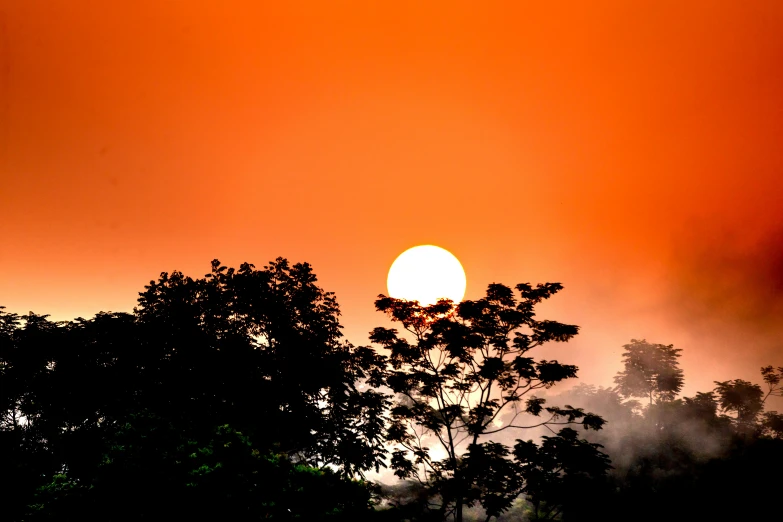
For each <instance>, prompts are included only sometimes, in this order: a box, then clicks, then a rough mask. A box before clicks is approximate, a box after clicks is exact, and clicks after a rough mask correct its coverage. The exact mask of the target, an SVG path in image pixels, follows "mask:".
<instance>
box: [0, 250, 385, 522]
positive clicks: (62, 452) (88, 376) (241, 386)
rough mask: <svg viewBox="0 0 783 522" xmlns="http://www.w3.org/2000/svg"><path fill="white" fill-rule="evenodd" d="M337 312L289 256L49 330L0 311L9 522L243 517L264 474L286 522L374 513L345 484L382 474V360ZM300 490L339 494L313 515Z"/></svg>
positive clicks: (183, 281) (182, 283) (217, 270)
mask: <svg viewBox="0 0 783 522" xmlns="http://www.w3.org/2000/svg"><path fill="white" fill-rule="evenodd" d="M338 316H339V308H338V306H337V303H336V301H335V299H334V296H333V295H332V294H331V293H329V292H324V291H323V290H322V289H321V288H319V287H318V286H317V285H316V278H315V275H314V274H313V272H312V269H311V267H310V266H309V265H307V264H306V263H303V264H296V265H293V266H291V265H289V264H288V262H287V261H285V260H284V259H278V260H276V261H275V262H272V263H270V265H269V266H267V267H264V269H263V270H256V269H255V268H254V267H253V266H252V265H249V264H243V265H242V266H241V267H240V269H239V270H234V269H229V268H227V267H225V266H222V265H220V263H219V262H218V261H217V260H215V261H214V262H213V263H212V271H211V273H210V274H208V275H207V276H206V277H204V278H201V279H193V278H189V277H186V276H184V275H183V274H182V273H180V272H172V273H171V274H169V273H165V272H164V273H162V274H161V277H160V278H159V280H158V281H151V282H150V284H149V285H148V286H147V287H146V288H145V291H144V292H142V293H141V294H140V297H139V305H138V307H137V308H136V309H135V310H134V314H113V313H99V314H97V315H96V316H95V317H94V318H92V319H89V320H85V319H81V318H78V319H76V320H74V321H69V322H57V323H55V322H51V321H49V320H48V319H47V317H46V316H41V315H36V314H33V313H30V314H28V315H25V316H17V315H15V314H8V313H5V312H4V311H3V310H0V379H1V380H0V401H1V402H0V406H2V408H3V410H2V412H0V414H2V419H0V449H2V450H3V452H4V453H3V454H4V456H5V457H4V460H5V462H6V464H7V465H6V466H3V471H2V472H1V473H2V474H3V477H2V478H3V479H4V482H8V483H12V484H15V486H12V487H9V488H4V489H3V492H4V493H9V492H10V493H12V494H14V503H13V506H14V507H13V508H7V509H6V510H5V513H4V515H6V516H8V515H10V519H11V520H17V519H21V518H22V517H23V516H24V515H23V514H24V513H25V511H26V510H27V508H25V506H28V505H29V506H31V508H30V509H32V511H30V512H29V513H28V516H29V517H36V518H42V517H43V518H47V517H54V518H57V519H73V518H78V517H77V515H75V514H74V513H76V512H78V511H80V510H81V511H83V510H85V509H88V508H90V507H91V506H92V507H93V508H96V510H93V512H101V510H104V511H107V513H105V516H103V517H102V518H103V519H105V520H121V519H125V518H123V517H124V515H121V514H120V512H119V506H125V508H127V509H125V510H124V512H126V513H128V514H129V515H128V517H130V518H134V519H138V518H143V517H149V516H151V515H152V514H157V513H159V512H166V510H173V511H171V514H172V517H175V518H176V515H177V514H182V513H183V509H185V508H184V507H183V506H200V508H199V510H197V511H199V512H200V513H202V514H203V513H206V512H208V511H209V510H210V509H212V507H215V506H216V505H223V504H225V503H231V502H239V505H240V506H244V507H241V509H250V508H249V507H248V506H251V505H256V504H253V503H254V502H255V500H253V499H256V500H257V499H259V498H263V496H264V494H266V493H265V492H264V491H262V489H263V488H268V487H269V486H268V482H266V480H275V481H276V483H275V484H276V486H279V487H280V488H283V489H281V490H280V491H279V492H278V493H280V495H283V496H285V495H288V497H290V499H291V500H290V502H291V503H290V504H286V502H287V501H286V502H283V500H282V499H283V497H282V496H279V495H278V494H277V493H274V494H272V493H270V494H269V495H271V496H269V495H267V497H266V498H268V499H269V502H271V503H273V504H275V505H276V506H278V507H279V506H287V507H286V510H285V511H283V512H280V513H278V514H277V515H275V517H277V518H280V517H283V518H287V517H289V516H290V513H289V512H288V511H287V510H288V509H291V512H299V513H302V515H301V516H303V517H305V518H308V519H317V518H318V517H321V516H322V515H323V516H326V515H328V513H327V511H328V512H329V513H332V515H335V516H337V514H340V513H343V514H345V513H348V512H349V511H350V512H351V513H354V515H356V510H357V509H359V510H364V512H365V514H366V512H367V510H368V508H369V507H370V505H371V497H372V496H371V494H370V493H369V490H368V489H367V488H366V487H365V484H364V483H357V485H356V488H354V487H353V486H350V484H351V483H352V481H351V478H352V477H355V476H357V475H358V476H360V475H361V474H362V473H363V472H364V471H366V470H369V469H378V467H379V466H381V465H383V457H384V455H385V453H386V450H385V448H384V445H383V430H384V418H385V415H384V412H385V411H386V410H387V402H388V400H387V398H386V396H385V395H384V394H383V393H381V392H379V391H378V390H377V387H378V385H379V384H380V383H381V382H382V379H383V367H384V364H385V362H384V358H383V357H380V356H378V355H377V354H375V352H374V351H373V350H372V349H370V348H366V347H364V348H356V347H353V346H352V345H350V344H349V343H346V342H344V341H342V339H341V332H340V329H341V326H340V324H339V321H338ZM229 447H231V448H234V449H237V448H239V449H237V451H234V450H233V449H232V450H228V448H229ZM240 449H241V451H240ZM202 450H203V451H202ZM193 455H195V457H192V456H193ZM269 459H273V460H274V462H276V464H274V466H273V468H274V469H272V468H269V466H270V465H271V464H268V463H269V462H271V461H270V460H269ZM265 462H266V464H265ZM193 466H195V467H193ZM281 466H282V467H281ZM286 466H287V467H286ZM284 467H285V469H284ZM264 470H266V471H264ZM275 470H277V471H275ZM285 470H287V471H285ZM278 471H279V473H278ZM283 472H284V474H283V475H280V473H283ZM275 473H277V475H275ZM292 473H293V475H291V474H292ZM12 475H13V480H9V479H11V478H12ZM289 475H291V477H293V478H291V480H293V482H291V480H289V479H288V478H285V477H288V476H289ZM259 476H262V477H266V478H265V479H264V480H257V478H258V477H259ZM218 477H221V478H220V479H219V480H216V479H217V478H218ZM254 477H255V478H254ZM275 477H276V478H275ZM286 484H288V485H286ZM304 484H309V485H307V486H304ZM343 486H345V488H347V489H345V488H343ZM194 488H195V489H194ZM302 488H305V489H308V490H311V491H309V492H308V494H307V495H308V496H309V498H314V497H315V496H317V495H318V492H320V491H323V492H324V494H328V495H330V497H329V498H327V499H324V502H321V503H320V504H319V505H311V504H308V503H307V502H306V501H305V500H304V499H305V494H304V493H296V494H295V492H296V491H301V490H302ZM341 488H343V489H341ZM272 490H273V489H272ZM272 490H270V491H272ZM194 491H197V494H194V493H193V492H194ZM341 491H342V493H340V492H341ZM36 492H37V493H36ZM286 492H288V493H286ZM284 493H285V495H284ZM33 494H35V499H34V498H33ZM251 497H252V498H251ZM288 497H286V498H288ZM349 497H350V498H349ZM130 499H136V500H135V501H134V502H135V504H134V505H133V506H129V505H126V504H127V502H128V501H129V500H130ZM270 505H271V504H270ZM98 506H100V507H101V508H100V509H97V507H98ZM210 506H212V507H210ZM329 506H332V507H329ZM340 506H343V507H340ZM321 508H323V509H325V510H326V511H318V510H320V509H321ZM238 509H239V508H238ZM253 509H255V511H253V512H254V513H256V514H259V513H262V514H263V513H266V512H265V511H263V509H261V507H258V506H256V508H253ZM308 509H309V510H310V511H307V510H308ZM112 510H114V511H112ZM259 510H260V511H259ZM227 511H228V508H221V509H220V510H219V512H220V513H222V514H226V513H227ZM69 513H70V514H69ZM194 513H195V512H194ZM306 513H309V514H306ZM317 513H320V514H319V515H317V517H316V514H317ZM235 514H236V517H235V518H244V517H245V516H246V515H247V513H244V514H243V513H239V512H238V513H235ZM332 515H329V516H332ZM216 516H217V515H216ZM259 516H261V515H259ZM264 516H267V515H264ZM340 516H342V515H340ZM346 516H347V515H346ZM314 517H315V518H314ZM360 518H361V517H360Z"/></svg>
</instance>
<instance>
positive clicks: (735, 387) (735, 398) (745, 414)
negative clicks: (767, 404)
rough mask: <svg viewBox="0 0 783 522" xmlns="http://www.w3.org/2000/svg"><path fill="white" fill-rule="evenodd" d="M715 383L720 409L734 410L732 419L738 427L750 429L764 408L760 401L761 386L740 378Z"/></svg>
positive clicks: (761, 394)
mask: <svg viewBox="0 0 783 522" xmlns="http://www.w3.org/2000/svg"><path fill="white" fill-rule="evenodd" d="M715 385H716V386H715V393H716V394H717V395H718V403H719V404H720V408H721V410H723V411H724V412H734V414H735V415H736V417H735V418H734V420H735V422H736V424H737V426H738V427H740V428H743V429H752V427H753V426H754V424H755V422H756V420H758V416H759V415H760V414H761V412H762V410H763V409H764V403H763V402H762V397H763V396H764V392H763V391H762V390H761V387H760V386H759V385H758V384H753V383H750V382H748V381H743V380H742V379H734V380H731V381H723V382H718V381H715Z"/></svg>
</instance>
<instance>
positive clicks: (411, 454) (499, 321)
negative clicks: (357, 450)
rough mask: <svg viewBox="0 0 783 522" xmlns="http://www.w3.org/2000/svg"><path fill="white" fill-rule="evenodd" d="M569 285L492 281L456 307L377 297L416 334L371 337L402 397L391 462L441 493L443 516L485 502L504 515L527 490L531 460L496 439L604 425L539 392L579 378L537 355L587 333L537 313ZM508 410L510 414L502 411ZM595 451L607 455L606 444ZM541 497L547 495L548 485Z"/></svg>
mask: <svg viewBox="0 0 783 522" xmlns="http://www.w3.org/2000/svg"><path fill="white" fill-rule="evenodd" d="M561 288H562V286H561V285H560V284H559V283H547V284H543V285H538V286H536V287H533V286H531V285H529V284H520V285H517V287H516V289H517V291H518V292H519V298H517V297H515V296H514V292H513V291H512V290H511V288H509V287H507V286H504V285H501V284H491V285H489V287H488V289H487V294H486V297H484V298H482V299H479V300H477V301H464V302H462V303H460V304H459V305H458V306H457V307H456V309H453V310H452V304H451V302H449V301H446V300H442V301H439V302H438V303H437V304H435V305H431V306H427V307H421V306H419V305H418V303H417V302H415V301H414V302H409V301H403V300H399V299H393V298H389V297H386V296H379V299H378V300H377V301H376V308H377V309H378V310H379V311H382V312H385V313H387V314H388V315H389V316H390V317H391V319H392V320H393V321H395V322H398V323H401V324H402V326H403V328H404V329H405V330H407V331H408V332H409V334H410V336H411V337H412V339H411V340H408V339H406V338H405V337H401V336H400V335H399V333H398V331H397V330H396V329H388V328H376V329H375V330H373V332H372V333H371V340H372V341H373V342H375V343H378V344H380V345H381V346H383V347H384V348H386V349H388V350H389V352H390V363H391V368H390V370H389V372H388V376H387V384H388V386H389V387H390V388H391V389H392V390H393V391H394V392H395V393H396V394H397V400H396V402H395V405H394V407H393V408H392V410H391V423H390V428H389V431H388V437H389V440H390V442H393V443H395V444H396V445H397V449H395V450H394V452H393V456H392V461H391V464H392V467H393V468H394V469H395V473H396V474H397V475H398V476H400V477H402V478H408V477H414V478H416V479H418V480H419V481H421V482H422V483H425V484H427V485H428V486H430V487H431V491H432V493H433V494H437V495H439V496H440V498H441V504H440V514H441V516H446V514H448V513H453V514H454V517H455V519H456V520H458V521H461V520H462V512H463V504H468V505H470V504H472V503H474V502H476V501H478V502H480V503H481V504H482V505H483V507H484V508H485V510H486V511H487V513H488V514H489V515H490V516H493V515H494V516H497V515H499V514H500V513H501V512H503V511H504V510H506V509H507V508H508V507H509V506H510V505H511V502H512V501H513V499H514V498H515V497H516V496H517V495H518V494H519V493H520V492H522V491H525V481H524V480H523V479H524V474H523V473H522V471H523V467H524V466H526V465H527V464H528V462H527V461H520V460H519V459H516V460H513V459H511V458H510V453H511V452H510V451H509V449H508V448H505V447H504V446H502V445H499V444H496V443H493V442H492V441H487V440H486V438H487V437H489V436H491V435H493V434H496V433H499V432H501V431H505V430H524V429H525V428H532V427H535V426H544V425H557V424H575V423H580V424H582V425H583V426H584V427H585V428H593V429H599V428H600V427H601V426H602V424H603V420H602V419H601V418H600V417H598V416H596V415H593V414H591V413H585V412H584V411H583V410H581V409H579V408H573V407H571V406H565V407H562V408H561V407H555V406H546V405H545V402H546V401H545V399H543V398H538V397H536V396H535V395H532V393H533V392H535V391H536V390H541V389H546V388H550V387H552V386H553V385H554V384H556V383H558V382H560V381H562V380H565V379H569V378H574V377H576V373H577V368H576V366H573V365H567V364H561V363H559V362H558V361H556V360H546V359H542V360H535V359H533V358H532V357H530V356H529V354H530V351H531V350H533V349H534V348H537V347H540V346H543V345H545V344H547V343H549V342H565V341H567V340H569V339H570V338H572V337H573V336H574V335H576V333H577V331H578V328H577V327H576V326H573V325H568V324H563V323H559V322H555V321H549V320H538V319H536V318H535V313H534V308H535V305H537V304H538V303H540V302H541V301H542V300H544V299H547V298H549V297H550V296H552V295H553V294H555V293H556V292H558V291H559V290H560V289H561ZM505 412H509V417H508V418H505V417H501V414H502V413H505ZM542 415H543V418H541V416H542ZM536 417H538V418H536ZM560 436H561V437H563V436H566V435H564V434H562V433H561V435H560ZM433 444H434V445H435V446H437V447H438V451H439V452H440V453H442V454H444V455H445V456H444V457H443V458H440V457H439V455H438V454H436V453H435V452H434V450H435V448H431V447H430V446H431V445H433ZM589 448H590V449H591V450H592V451H593V456H598V455H599V453H598V450H597V448H596V447H593V446H589ZM488 484H491V486H489V489H487V488H488ZM531 493H532V494H535V495H539V494H544V493H543V489H542V490H536V492H535V493H533V492H532V491H531Z"/></svg>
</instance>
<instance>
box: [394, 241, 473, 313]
mask: <svg viewBox="0 0 783 522" xmlns="http://www.w3.org/2000/svg"><path fill="white" fill-rule="evenodd" d="M466 286H467V279H466V278H465V270H463V269H462V265H461V264H460V262H459V259H457V258H456V257H455V256H454V254H452V253H451V252H449V251H448V250H446V249H444V248H441V247H438V246H435V245H419V246H415V247H413V248H409V249H408V250H406V251H405V252H403V253H402V254H400V255H399V256H398V257H397V259H395V260H394V263H392V266H391V268H389V276H388V277H387V279H386V287H387V288H388V289H389V297H394V298H397V299H405V300H407V301H418V302H419V304H420V305H421V306H429V305H431V304H435V303H437V302H438V299H441V298H447V299H451V300H452V301H453V302H454V303H455V304H456V303H459V302H460V301H462V298H463V297H465V288H466Z"/></svg>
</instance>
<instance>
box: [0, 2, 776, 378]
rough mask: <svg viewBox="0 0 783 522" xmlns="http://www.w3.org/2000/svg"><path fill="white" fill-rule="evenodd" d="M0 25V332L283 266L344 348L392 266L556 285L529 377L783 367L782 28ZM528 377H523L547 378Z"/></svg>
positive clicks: (510, 22)
mask: <svg viewBox="0 0 783 522" xmlns="http://www.w3.org/2000/svg"><path fill="white" fill-rule="evenodd" d="M558 4H559V6H560V7H551V5H554V4H553V3H551V2H521V1H514V2H502V3H501V2H496V3H493V2H458V1H453V0H452V1H449V2H445V1H444V2H435V1H430V2H418V1H410V2H403V1H399V0H396V1H393V2H392V1H389V2H366V1H361V2H360V1H354V2H348V1H335V0H331V1H329V2H314V1H313V2H306V1H291V2H258V1H247V2H197V1H194V0H189V1H185V0H183V1H173V0H155V1H138V0H134V1H132V2H131V1H128V2H124V1H123V2H121V1H112V2H104V1H97V0H96V1H81V0H80V1H76V0H63V1H59V0H58V1H54V0H46V1H32V0H26V1H24V2H18V1H14V0H0V182H1V183H0V211H2V213H1V214H0V220H1V221H0V230H1V231H2V239H0V274H2V276H0V304H3V305H5V306H6V307H7V309H8V310H10V311H16V312H20V313H24V312H27V311H28V310H33V311H36V312H38V313H50V314H52V316H53V317H54V318H58V319H65V318H73V317H75V316H85V317H90V316H92V315H93V314H94V313H95V312H97V311H98V310H112V311H126V310H127V311H129V310H130V309H131V308H132V307H133V305H134V304H135V298H136V295H137V292H138V291H139V290H141V289H142V287H143V285H144V284H145V283H146V282H147V281H149V280H150V279H151V278H155V277H157V275H158V273H159V272H161V271H163V270H169V271H170V270H172V269H180V270H183V271H184V272H186V273H188V274H190V275H193V276H200V275H202V274H204V273H206V272H207V271H208V269H209V262H210V260H211V259H213V258H215V257H218V258H220V259H221V260H222V261H223V262H224V263H227V264H231V265H238V264H239V263H240V262H242V261H250V262H253V263H255V264H256V265H257V266H259V267H260V266H262V265H263V264H264V263H265V262H266V261H268V260H270V259H273V258H275V257H277V256H284V257H287V258H289V260H291V261H309V262H311V263H312V264H313V265H314V266H315V270H316V273H317V274H318V276H319V279H320V281H321V283H322V285H323V286H324V287H325V288H326V289H328V290H333V291H335V292H336V293H337V298H338V300H339V302H340V304H341V306H342V309H343V314H344V317H343V324H344V325H345V327H346V328H345V331H346V334H347V336H348V338H349V339H350V340H351V341H352V342H354V343H355V344H362V343H365V342H366V334H367V332H368V331H369V330H370V329H371V328H373V327H374V326H378V325H380V324H386V323H385V320H384V318H383V317H382V316H381V315H380V314H378V313H376V312H375V311H374V309H373V301H374V299H375V296H376V295H377V294H379V293H381V292H385V291H386V288H385V277H386V271H387V270H388V267H389V265H390V264H391V262H392V261H393V260H394V258H395V257H396V256H397V255H398V254H399V253H400V252H402V251H403V250H405V249H406V248H408V247H410V246H413V245H416V244H421V243H432V244H437V245H440V246H442V247H444V248H447V249H449V250H450V251H451V252H453V253H454V254H455V255H456V256H457V257H459V258H460V260H461V261H462V262H463V265H464V266H465V269H466V271H467V275H468V293H467V297H468V298H477V297H479V296H480V295H481V293H482V291H483V290H484V288H485V287H486V284H487V283H490V282H502V283H506V284H509V285H513V284H516V283H518V282H528V281H529V282H532V283H536V282H543V281H560V282H562V283H563V284H564V285H565V290H564V291H563V292H562V293H561V294H560V295H558V296H557V297H556V298H554V299H553V300H552V303H551V304H547V306H546V307H544V309H543V310H542V314H543V313H545V314H546V315H545V316H546V317H548V318H553V319H559V320H563V321H568V322H573V323H576V324H579V325H580V326H581V327H582V333H581V334H580V336H579V337H578V340H575V341H574V342H572V343H569V344H568V345H567V346H563V347H558V348H557V349H555V350H553V351H551V353H550V354H547V355H548V356H549V357H552V356H553V355H555V356H557V357H560V358H561V360H563V361H565V362H574V363H576V364H579V365H580V367H581V375H582V377H583V380H584V381H587V382H593V383H597V384H609V383H610V378H611V376H612V375H613V374H614V372H616V371H617V369H618V367H619V357H620V351H621V348H620V347H621V345H622V344H623V343H625V342H628V341H629V340H630V339H631V338H632V337H637V338H647V339H648V340H650V341H653V342H663V343H667V344H669V343H674V344H675V346H678V347H680V348H683V349H684V356H683V359H682V365H683V367H684V369H685V372H686V381H687V382H688V390H687V391H690V392H692V391H693V390H695V389H700V390H706V389H709V388H711V387H712V381H713V380H715V379H730V378H735V377H741V378H745V379H750V380H753V381H756V382H758V381H760V379H759V377H758V367H759V366H761V365H762V364H775V365H783V349H781V348H783V325H781V326H778V323H782V322H783V321H779V318H780V317H783V38H782V37H781V35H783V2H780V1H778V0H770V1H767V2H763V1H743V2H739V1H737V2H717V1H714V0H710V1H703V2H697V1H690V2H681V1H660V0H656V1H641V0H639V1H635V2H625V1H620V0H618V1H614V2H600V1H590V2H560V3H558ZM547 355H545V356H547Z"/></svg>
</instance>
